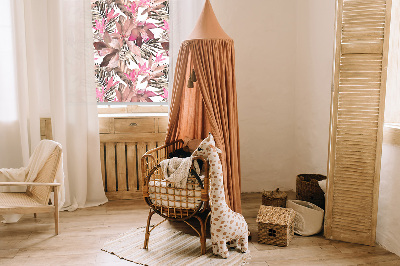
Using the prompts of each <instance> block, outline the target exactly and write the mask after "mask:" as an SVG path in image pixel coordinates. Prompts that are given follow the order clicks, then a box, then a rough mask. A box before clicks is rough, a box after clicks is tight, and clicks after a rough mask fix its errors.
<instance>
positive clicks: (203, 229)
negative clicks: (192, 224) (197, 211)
mask: <svg viewBox="0 0 400 266" xmlns="http://www.w3.org/2000/svg"><path fill="white" fill-rule="evenodd" d="M194 217H195V218H196V219H197V220H199V223H200V234H199V236H200V246H201V255H204V254H206V233H207V231H206V225H207V218H208V217H206V218H205V219H204V220H203V219H202V218H201V217H199V216H194ZM196 231H197V230H196ZM197 233H199V232H198V231H197Z"/></svg>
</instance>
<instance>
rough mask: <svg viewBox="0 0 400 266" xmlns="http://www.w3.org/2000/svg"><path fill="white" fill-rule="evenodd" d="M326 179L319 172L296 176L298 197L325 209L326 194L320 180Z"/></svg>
mask: <svg viewBox="0 0 400 266" xmlns="http://www.w3.org/2000/svg"><path fill="white" fill-rule="evenodd" d="M324 179H326V176H324V175H319V174H300V175H297V177H296V199H298V200H303V201H308V202H311V203H314V204H315V205H317V206H318V207H320V208H322V209H323V210H324V209H325V194H324V191H322V189H321V187H320V186H319V184H318V181H321V180H324Z"/></svg>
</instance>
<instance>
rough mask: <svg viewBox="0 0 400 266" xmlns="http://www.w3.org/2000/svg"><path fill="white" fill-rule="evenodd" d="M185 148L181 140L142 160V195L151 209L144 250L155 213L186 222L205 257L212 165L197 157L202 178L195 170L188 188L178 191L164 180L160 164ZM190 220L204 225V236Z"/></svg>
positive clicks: (190, 175) (157, 150) (149, 154)
mask: <svg viewBox="0 0 400 266" xmlns="http://www.w3.org/2000/svg"><path fill="white" fill-rule="evenodd" d="M182 147H183V141H182V140H177V141H175V142H172V143H170V144H167V145H164V146H161V147H158V148H155V149H153V150H150V151H148V152H146V153H145V154H144V155H143V157H142V160H141V168H142V184H143V187H142V191H143V198H144V200H145V202H146V203H147V204H148V205H149V206H150V212H149V216H148V219H147V226H146V236H145V241H144V248H146V249H147V248H148V242H149V237H150V232H151V230H153V229H154V228H155V227H156V226H157V225H159V224H157V225H156V226H154V227H152V228H151V229H150V221H151V217H152V216H153V214H154V213H157V214H159V215H160V216H162V217H164V218H165V219H164V221H166V220H170V221H171V220H172V221H183V222H185V223H186V224H188V225H189V226H190V227H192V228H193V229H194V230H195V231H196V232H197V233H198V234H199V236H200V243H201V252H202V254H205V251H206V250H205V248H206V246H205V244H206V243H205V242H206V223H207V219H208V218H209V217H210V212H209V196H208V187H209V173H208V162H207V161H206V160H205V159H204V158H203V157H199V156H196V157H193V158H192V160H201V161H202V176H199V175H197V174H196V172H195V171H194V170H193V164H192V169H191V171H190V172H191V173H190V174H189V176H188V180H187V183H186V187H183V188H182V187H179V188H178V187H175V185H174V184H173V183H171V182H168V181H166V180H165V179H163V174H162V171H161V167H160V162H161V161H162V160H164V159H168V158H169V154H170V153H171V152H174V151H175V150H177V149H180V148H182ZM190 218H196V219H197V220H198V221H199V222H200V228H201V229H200V232H199V231H198V230H197V229H196V228H195V227H194V226H193V225H191V224H190V223H189V221H188V220H189V219H190Z"/></svg>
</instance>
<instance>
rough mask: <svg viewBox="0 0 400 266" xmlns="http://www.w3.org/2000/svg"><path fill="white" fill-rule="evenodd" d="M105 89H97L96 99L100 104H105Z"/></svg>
mask: <svg viewBox="0 0 400 266" xmlns="http://www.w3.org/2000/svg"><path fill="white" fill-rule="evenodd" d="M104 94H105V91H104V87H101V88H96V98H97V100H98V101H99V102H104Z"/></svg>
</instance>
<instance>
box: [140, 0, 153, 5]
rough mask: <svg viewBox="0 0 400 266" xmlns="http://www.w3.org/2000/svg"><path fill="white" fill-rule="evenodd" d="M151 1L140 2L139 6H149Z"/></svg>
mask: <svg viewBox="0 0 400 266" xmlns="http://www.w3.org/2000/svg"><path fill="white" fill-rule="evenodd" d="M149 3H150V0H139V6H148V5H149Z"/></svg>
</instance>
